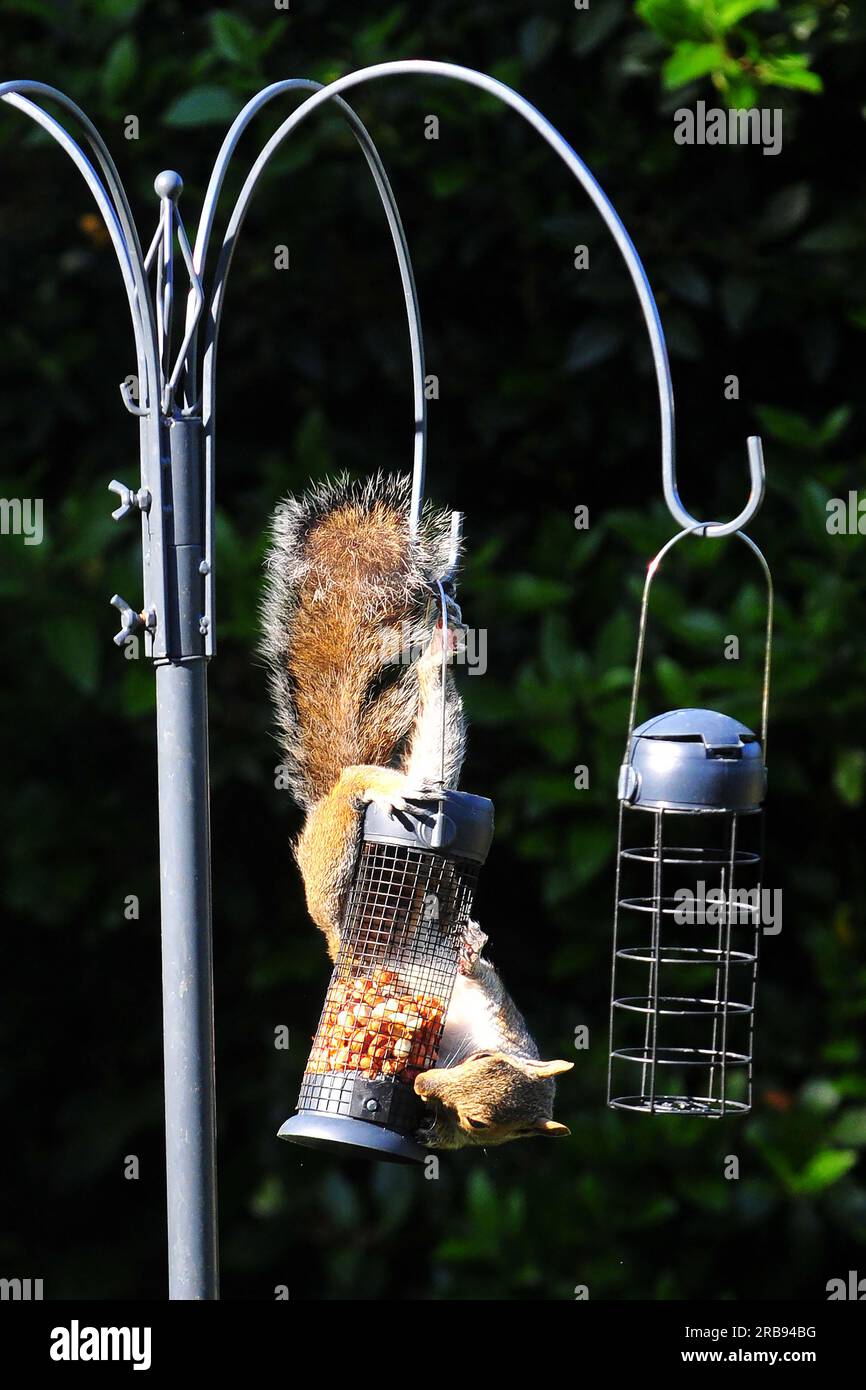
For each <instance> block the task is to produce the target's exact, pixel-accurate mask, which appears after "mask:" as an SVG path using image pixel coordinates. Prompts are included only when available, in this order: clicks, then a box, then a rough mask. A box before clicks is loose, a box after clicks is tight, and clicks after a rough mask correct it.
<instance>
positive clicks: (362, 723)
mask: <svg viewBox="0 0 866 1390" xmlns="http://www.w3.org/2000/svg"><path fill="white" fill-rule="evenodd" d="M450 546H451V529H450V515H449V513H447V512H444V511H439V510H437V509H435V508H434V507H432V506H431V505H430V504H429V503H428V504H426V505H425V507H424V509H423V512H422V515H421V520H420V524H419V527H418V532H417V535H416V536H415V538H414V539H412V538H411V537H410V530H409V479H408V478H407V477H403V476H383V475H381V474H379V475H377V476H375V477H373V478H372V479H370V480H369V481H368V482H366V483H365V484H360V485H359V484H353V483H350V482H349V481H348V480H347V479H346V478H345V477H341V478H339V479H337V480H336V481H334V482H330V483H324V484H321V485H319V486H316V487H314V488H312V489H311V490H310V491H308V492H307V493H305V494H304V495H303V496H302V497H299V498H292V497H289V498H286V499H285V500H284V502H282V503H281V504H280V505H279V506H278V507H277V509H276V512H275V514H274V518H273V522H272V527H271V546H270V549H269V552H268V555H267V558H266V583H265V592H264V599H263V605H262V627H263V641H262V648H261V650H262V654H263V656H264V658H265V662H266V665H267V668H268V673H269V684H270V689H271V694H272V696H273V700H274V704H275V707H276V714H277V722H278V729H279V735H280V739H281V742H282V744H283V748H284V751H285V758H286V766H287V768H288V776H289V782H290V786H291V790H292V792H293V794H294V796H295V798H296V800H297V801H298V803H299V805H300V806H301V807H302V808H303V810H304V811H305V812H306V820H305V823H304V827H303V830H302V832H301V834H300V837H299V839H298V841H297V844H296V845H295V846H294V850H295V855H296V858H297V861H298V864H299V866H300V870H301V874H302V876H303V880H304V887H305V890H306V897H307V906H308V908H309V912H310V916H311V917H312V919H313V921H314V922H315V923H316V925H317V926H318V927H320V928H321V930H322V931H323V932H324V934H325V939H326V941H327V946H328V952H329V954H330V956H331V959H332V960H333V959H334V958H335V957H336V953H337V949H338V946H339V942H340V923H341V921H342V918H343V911H344V907H345V903H346V896H347V892H348V889H349V887H350V885H351V881H352V876H353V872H354V868H355V863H356V859H357V855H358V849H359V844H360V839H361V833H362V821H363V812H364V808H365V806H366V805H367V804H368V803H370V802H373V801H375V802H378V803H379V804H380V805H381V806H383V807H384V808H385V809H386V810H390V809H392V808H393V809H396V810H400V809H403V807H404V805H405V801H404V798H406V797H407V796H411V795H413V794H414V795H419V794H423V793H424V792H425V791H426V790H429V788H430V787H431V785H432V784H433V783H435V782H437V781H438V779H439V777H440V759H441V728H442V698H443V696H442V659H443V650H442V642H443V629H442V626H441V622H440V620H439V619H438V612H437V609H438V605H437V603H435V602H433V601H432V597H433V596H434V595H435V594H436V593H437V592H438V590H437V580H441V579H442V578H443V576H444V575H445V574H446V570H447V567H448V561H449V551H450ZM451 603H452V605H453V600H451ZM452 613H453V615H454V616H455V617H457V616H459V611H458V610H456V606H452ZM447 631H448V641H449V643H453V640H454V638H453V633H454V629H453V628H452V626H451V623H450V621H449V624H448V627H447ZM407 651H408V652H419V651H420V652H421V655H420V656H418V657H416V659H415V660H410V661H408V662H407V661H403V660H401V659H400V657H401V654H405V653H406V652H407ZM447 655H448V657H450V656H452V655H453V647H449V651H448V653H447ZM445 730H446V741H445V783H446V785H447V786H449V787H452V786H454V785H455V784H456V782H457V780H458V778H459V775H460V769H461V765H462V762H463V754H464V747H465V728H464V720H463V708H462V702H461V699H460V695H459V692H458V690H457V686H456V683H455V681H454V678H453V673H452V672H451V670H450V669H449V670H448V671H447V674H446V681H445ZM486 940H487V938H486V937H485V936H484V934H483V933H482V932H481V930H480V928H478V926H477V925H476V924H475V923H471V924H470V927H469V930H468V931H467V934H466V940H465V943H464V949H463V952H462V956H461V962H460V973H459V974H458V978H457V981H456V984H455V988H454V993H453V996H452V1000H451V1004H450V1007H449V1009H448V1013H447V1016H446V1019H445V1028H444V1033H443V1038H442V1045H441V1048H440V1052H439V1060H438V1062H437V1064H436V1066H435V1068H433V1069H431V1070H428V1071H424V1072H421V1073H420V1074H419V1075H418V1076H417V1077H416V1078H415V1082H414V1086H415V1091H416V1092H417V1094H418V1095H419V1096H420V1097H421V1098H422V1099H423V1100H424V1102H425V1104H426V1106H427V1108H428V1111H429V1112H430V1116H431V1118H430V1120H429V1123H428V1124H427V1125H425V1127H424V1128H423V1129H422V1130H420V1131H419V1134H418V1138H419V1140H420V1141H421V1142H422V1143H424V1144H426V1145H428V1146H429V1147H430V1148H435V1149H455V1148H461V1147H463V1146H464V1145H489V1144H502V1143H505V1142H506V1141H508V1140H510V1139H520V1138H523V1137H529V1136H530V1135H548V1136H556V1135H563V1136H564V1135H567V1134H568V1133H569V1131H568V1129H567V1128H566V1126H565V1125H562V1124H559V1123H557V1121H556V1120H554V1119H553V1118H552V1116H551V1111H552V1108H553V1099H554V1081H553V1077H554V1076H556V1075H557V1074H558V1073H559V1072H564V1071H568V1070H570V1068H571V1066H572V1065H573V1064H572V1063H571V1062H565V1061H551V1062H544V1061H542V1060H541V1059H540V1058H539V1055H538V1049H537V1047H536V1045H535V1042H534V1041H533V1039H532V1036H531V1034H530V1033H529V1030H528V1028H527V1026H526V1023H525V1021H524V1019H523V1016H522V1015H521V1013H520V1011H519V1010H518V1009H517V1007H516V1005H515V1004H514V1003H513V1001H512V1000H511V998H510V997H509V995H508V993H507V992H506V990H505V988H504V986H503V984H502V982H501V980H500V978H499V976H498V974H497V973H496V970H495V969H494V967H493V965H492V964H491V963H490V962H489V961H488V960H486V959H485V958H484V957H483V956H482V954H481V952H482V950H483V947H484V944H485V942H486Z"/></svg>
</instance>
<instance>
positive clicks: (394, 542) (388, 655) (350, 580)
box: [261, 474, 451, 808]
mask: <svg viewBox="0 0 866 1390" xmlns="http://www.w3.org/2000/svg"><path fill="white" fill-rule="evenodd" d="M410 495H411V480H410V479H409V478H408V477H407V476H403V475H394V476H385V475H382V474H378V475H376V476H375V477H373V478H371V479H369V481H367V482H364V483H352V482H350V481H349V480H348V478H347V477H346V476H342V477H340V478H337V479H336V480H335V481H333V482H327V483H323V484H321V485H319V486H316V487H313V488H311V489H310V490H309V491H308V492H306V493H304V494H303V495H302V496H301V497H298V498H293V497H287V498H286V499H285V500H284V501H283V502H281V503H280V504H279V506H278V507H277V509H276V511H275V513H274V517H273V521H272V526H271V547H270V550H269V551H268V555H267V559H266V570H267V578H266V584H265V593H264V600H263V604H262V619H263V630H264V636H263V641H262V647H261V650H262V654H263V656H264V658H265V661H266V664H267V668H268V672H269V677H270V687H271V693H272V695H273V698H274V702H275V705H276V713H277V722H278V727H279V733H280V737H281V741H282V744H283V748H284V751H285V756H286V762H287V767H288V774H289V778H290V784H291V788H292V791H293V793H294V795H295V797H296V799H297V801H298V802H299V803H300V805H301V806H303V807H305V808H307V807H309V806H311V805H312V804H314V803H315V802H316V801H318V800H319V799H320V798H321V797H322V796H325V795H326V794H327V793H328V792H329V791H330V790H331V788H332V787H333V786H334V785H335V784H336V782H337V780H338V778H339V776H340V773H341V772H342V771H343V769H344V768H347V767H353V766H357V765H359V764H375V765H376V766H379V767H389V766H394V765H395V764H396V761H397V759H398V758H399V757H400V755H401V753H402V752H403V750H404V748H405V745H406V742H407V739H408V738H409V735H410V733H411V731H412V726H413V723H414V719H415V715H416V712H417V703H418V685H417V680H416V679H415V677H414V673H413V671H412V667H411V664H409V662H407V661H406V660H405V659H403V660H401V659H400V658H401V653H403V654H404V658H405V654H406V653H407V652H408V651H409V650H410V649H414V650H415V651H416V652H417V650H418V648H419V646H423V645H424V644H425V642H426V640H427V639H428V638H429V635H430V629H431V626H432V623H433V622H435V620H436V612H435V610H431V608H430V600H431V598H432V597H433V596H434V593H435V581H436V580H437V579H442V578H443V577H444V576H445V573H446V569H447V566H448V561H449V551H450V543H451V534H450V532H451V527H450V513H448V512H445V511H438V510H436V509H434V508H433V507H431V506H430V505H429V504H425V507H424V510H423V513H422V517H421V524H420V526H419V529H418V535H417V537H416V538H415V540H414V541H412V540H410V537H409V502H410ZM431 586H432V588H433V593H431ZM431 611H432V619H431V617H430V613H431Z"/></svg>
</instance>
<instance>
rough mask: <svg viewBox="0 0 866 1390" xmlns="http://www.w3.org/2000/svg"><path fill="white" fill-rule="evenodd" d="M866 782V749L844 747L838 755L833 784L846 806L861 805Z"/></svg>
mask: <svg viewBox="0 0 866 1390" xmlns="http://www.w3.org/2000/svg"><path fill="white" fill-rule="evenodd" d="M864 784H866V749H863V748H843V749H842V750H841V751H840V752H839V753H838V754H837V756H836V766H835V768H834V769H833V786H834V788H835V790H836V794H837V796H838V797H839V799H840V801H843V802H844V803H845V805H846V806H860V805H862V802H863V789H864Z"/></svg>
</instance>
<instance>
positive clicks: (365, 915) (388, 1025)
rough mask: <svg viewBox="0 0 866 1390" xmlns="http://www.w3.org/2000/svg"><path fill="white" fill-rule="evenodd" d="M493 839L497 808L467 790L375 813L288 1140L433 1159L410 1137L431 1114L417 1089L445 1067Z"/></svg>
mask: <svg viewBox="0 0 866 1390" xmlns="http://www.w3.org/2000/svg"><path fill="white" fill-rule="evenodd" d="M440 813H441V816H440ZM437 820H438V822H439V827H441V830H439V829H438V828H437ZM492 837H493V805H492V802H490V801H488V800H486V799H485V798H484V797H479V796H470V795H468V794H467V793H466V792H455V791H447V792H444V793H442V795H441V796H438V795H437V796H436V797H432V798H430V799H425V800H417V799H414V798H413V799H412V801H411V803H410V806H409V810H408V811H407V812H406V813H405V814H404V813H392V814H391V815H388V814H387V813H386V812H384V811H382V810H380V809H379V808H378V807H376V806H370V807H369V808H368V809H367V812H366V815H365V818H364V836H363V840H362V843H361V849H360V854H359V856H358V864H357V868H356V871H355V879H354V883H353V886H352V889H351V891H350V894H349V899H348V903H347V907H346V914H345V919H344V922H343V929H342V933H341V938H340V948H339V952H338V955H337V960H336V963H335V965H334V970H333V974H332V976H331V981H330V984H329V986H328V991H327V994H326V997H325V1004H324V1008H323V1010H322V1015H321V1018H320V1020H319V1026H318V1028H317V1030H316V1035H315V1038H314V1040H313V1047H312V1050H311V1052H310V1056H309V1059H308V1061H307V1066H306V1070H305V1072H304V1079H303V1082H302V1085H301V1093H300V1096H299V1098H298V1112H299V1113H298V1114H297V1115H295V1116H293V1117H292V1118H291V1119H289V1120H287V1121H286V1123H285V1124H284V1125H283V1127H282V1129H281V1130H280V1131H279V1133H280V1137H281V1138H282V1139H289V1140H292V1141H293V1142H294V1143H298V1144H305V1145H307V1146H309V1147H312V1148H331V1147H338V1148H340V1149H342V1151H343V1152H346V1151H347V1150H348V1151H354V1152H356V1153H364V1154H366V1155H367V1156H368V1157H378V1158H384V1159H390V1160H392V1161H397V1162H401V1161H402V1162H411V1161H418V1160H420V1159H422V1158H423V1157H424V1155H425V1152H426V1150H424V1149H423V1148H422V1147H421V1145H419V1144H417V1143H416V1142H415V1140H414V1139H413V1138H412V1135H413V1134H414V1132H415V1131H416V1130H417V1129H418V1126H419V1124H420V1123H421V1121H422V1119H423V1116H424V1107H423V1104H422V1102H421V1101H420V1100H419V1098H418V1097H417V1096H416V1094H415V1091H414V1081H415V1077H416V1076H417V1075H418V1074H419V1072H422V1071H427V1070H429V1068H430V1067H433V1066H435V1065H436V1061H437V1058H438V1054H439V1045H440V1042H441V1038H442V1031H443V1028H444V1024H445V1015H446V1014H447V1012H448V1006H449V1004H450V1001H451V993H452V990H453V988H454V980H455V978H456V975H457V967H458V962H459V958H460V951H461V944H462V939H463V934H464V931H465V928H466V925H467V923H468V921H469V914H470V911H471V908H472V899H473V896H474V892H475V885H476V882H477V879H478V872H479V870H480V868H481V865H482V864H483V863H484V860H485V859H486V857H487V851H488V849H489V848H490V842H491V839H492ZM440 838H441V844H440V845H437V844H436V841H438V840H439V839H440Z"/></svg>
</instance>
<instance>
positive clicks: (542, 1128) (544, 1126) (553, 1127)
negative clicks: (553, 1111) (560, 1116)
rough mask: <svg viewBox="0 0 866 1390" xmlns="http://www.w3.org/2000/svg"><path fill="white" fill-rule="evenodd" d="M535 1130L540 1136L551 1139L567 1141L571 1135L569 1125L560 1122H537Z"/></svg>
mask: <svg viewBox="0 0 866 1390" xmlns="http://www.w3.org/2000/svg"><path fill="white" fill-rule="evenodd" d="M535 1128H536V1129H537V1131H538V1133H539V1134H547V1135H549V1136H550V1137H551V1138H560V1139H565V1138H566V1136H567V1135H569V1134H571V1130H570V1129H569V1128H568V1125H561V1124H560V1123H559V1121H558V1120H536V1121H535Z"/></svg>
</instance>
